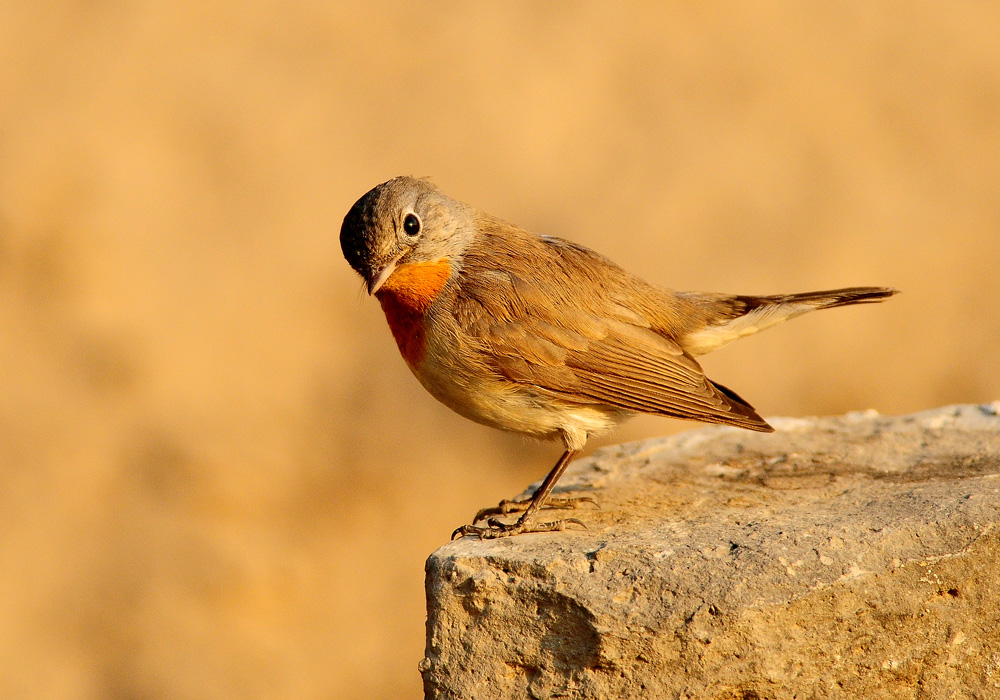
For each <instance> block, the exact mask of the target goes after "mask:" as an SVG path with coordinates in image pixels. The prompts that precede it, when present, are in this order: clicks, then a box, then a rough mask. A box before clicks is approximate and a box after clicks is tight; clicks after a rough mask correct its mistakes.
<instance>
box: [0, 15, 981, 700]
mask: <svg viewBox="0 0 1000 700" xmlns="http://www.w3.org/2000/svg"><path fill="white" fill-rule="evenodd" d="M659 5H661V3H645V4H635V5H631V6H627V7H626V6H625V5H622V4H617V5H615V6H614V9H612V7H611V4H607V3H599V4H597V3H595V4H590V3H558V4H557V3H541V2H519V3H504V4H494V3H475V2H448V3H430V2H424V3H404V2H397V3H392V2H385V3H379V4H378V6H377V7H367V8H362V7H361V5H360V4H359V5H357V6H355V5H354V4H352V3H338V2H329V1H322V2H321V1H319V0H293V1H291V2H279V1H278V0H252V1H251V2H231V1H230V0H199V1H198V2H190V1H181V2H172V3H167V2H134V1H130V0H122V1H120V2H113V3H106V2H69V1H64V2H49V1H47V0H34V1H33V2H4V3H0V694H2V695H3V697H4V698H11V699H20V698H46V699H50V700H63V699H66V700H69V699H77V698H79V699H90V698H93V699H98V698H111V699H116V700H140V699H142V700H146V699H154V698H180V699H188V698H190V699H192V700H194V699H196V698H197V699H199V700H215V699H218V700H222V699H230V698H251V699H252V698H268V699H273V698H334V697H336V698H349V699H353V698H417V697H420V694H421V689H420V688H421V686H420V679H419V674H418V671H417V663H418V661H419V660H420V658H421V656H422V653H423V643H424V642H423V637H424V627H423V620H424V594H423V561H424V559H425V558H426V556H427V555H428V554H429V553H430V552H431V551H433V550H434V549H435V548H436V547H438V546H440V545H442V544H444V543H445V542H447V540H448V536H449V534H450V533H451V531H452V530H453V529H454V528H455V527H457V526H458V525H461V524H463V523H465V522H468V520H469V518H470V517H471V516H472V515H473V513H474V512H475V511H476V510H477V509H478V508H479V507H482V506H485V505H491V504H494V503H496V502H497V501H498V500H499V499H500V498H503V497H507V496H511V495H513V494H515V493H518V492H520V491H521V490H522V489H523V488H524V487H525V486H526V485H527V484H528V483H530V482H531V481H534V480H536V479H538V478H540V477H541V476H543V475H544V473H545V472H546V471H547V470H548V469H549V468H550V467H551V465H552V464H553V463H554V461H555V459H556V457H557V456H558V454H559V451H560V448H559V446H557V445H554V444H541V443H537V444H536V443H531V442H528V441H525V440H523V439H521V438H519V437H516V436H510V435H505V434H502V433H499V432H494V431H491V430H489V429H487V428H483V427H480V426H477V425H474V424H472V423H470V422H468V421H466V420H464V419H462V418H459V417H458V416H456V415H454V414H452V413H451V412H450V411H449V410H448V409H446V408H444V407H443V406H440V405H438V404H437V403H436V402H435V401H434V400H433V399H432V398H431V397H430V396H429V395H427V394H425V393H424V391H423V390H422V389H421V388H420V386H419V385H418V384H417V382H416V380H415V379H414V378H413V377H412V376H410V374H409V372H408V370H407V369H406V366H405V365H404V363H403V362H402V360H401V359H400V358H399V356H398V353H397V350H396V348H395V345H394V343H393V341H392V338H391V336H390V333H389V331H388V329H387V327H386V325H385V321H384V319H383V318H382V314H381V310H380V308H379V306H378V304H377V303H376V302H375V301H374V300H372V299H369V298H368V297H367V296H366V295H365V294H363V292H362V286H361V281H360V279H359V278H358V277H356V276H355V275H354V273H353V272H352V271H351V270H350V268H349V267H348V266H347V264H346V263H345V262H344V260H343V258H342V257H341V253H340V247H339V242H338V234H339V230H340V224H341V221H342V219H343V216H344V214H345V213H346V212H347V210H348V208H349V207H350V206H351V204H352V203H353V202H354V201H355V200H356V199H357V198H358V197H359V196H361V195H362V194H363V193H364V192H365V191H367V190H368V189H369V188H370V187H372V186H374V185H375V184H377V183H379V182H381V181H383V180H386V179H388V178H390V177H392V176H394V175H398V174H412V175H417V176H430V177H432V179H433V180H434V181H435V182H436V183H437V184H438V185H440V186H441V187H442V188H443V189H444V190H445V191H446V192H448V193H449V194H451V195H452V196H455V197H457V198H459V199H463V200H465V201H468V202H470V203H473V204H475V205H476V206H478V207H480V208H482V209H485V210H487V211H489V212H491V213H494V214H496V215H498V216H500V217H502V218H505V219H507V220H510V221H513V222H515V223H518V224H520V225H521V226H523V227H525V228H528V229H530V230H533V231H536V232H541V233H547V234H551V235H558V236H564V237H567V238H571V239H573V240H575V241H578V242H580V243H583V244H585V245H588V246H591V247H594V248H596V249H598V250H599V251H601V252H602V253H604V254H606V255H608V256H609V257H611V258H612V259H614V260H616V261H618V262H619V263H621V264H622V265H624V266H625V267H626V268H628V269H630V270H632V271H634V272H637V273H639V274H641V275H642V276H644V277H646V278H647V279H649V280H651V281H654V282H658V283H660V284H663V285H666V286H669V287H673V288H677V289H694V290H706V291H725V292H734V293H781V292H797V291H806V290H814V289H824V288H832V287H840V286H848V285H870V284H875V285H891V286H896V287H899V288H900V289H902V290H903V292H904V293H903V294H902V295H901V296H899V297H896V298H895V299H893V300H891V301H890V302H888V303H886V304H883V305H880V306H872V307H860V308H853V309H840V310H835V311H828V312H823V313H819V314H815V315H811V316H809V317H806V318H803V319H800V320H796V321H794V322H793V323H790V324H787V325H783V326H781V327H779V328H776V329H774V330H772V331H769V332H768V333H766V334H764V335H762V336H759V337H754V338H750V339H747V340H744V341H742V342H740V343H737V344H735V345H733V346H730V347H727V348H726V349H724V350H721V351H719V352H718V353H716V354H714V355H711V356H708V357H706V358H704V362H703V364H704V365H705V367H706V369H707V370H708V372H709V373H710V375H711V376H712V377H713V378H714V379H716V380H718V381H720V382H722V383H724V384H726V385H728V386H731V387H733V388H734V389H735V390H736V391H738V392H739V393H740V394H742V395H743V396H745V397H746V398H747V399H748V400H749V401H751V402H752V403H753V404H754V405H755V406H756V407H757V408H758V409H759V410H760V412H761V413H762V414H763V415H765V416H780V415H785V416H801V415H813V414H835V413H841V412H845V411H851V410H859V409H867V408H875V409H877V410H878V411H880V412H884V413H904V412H910V411H917V410H921V409H925V408H930V407H933V406H938V405H942V404H948V403H957V402H985V401H990V400H994V399H997V398H1000V363H998V362H997V350H998V346H1000V284H998V282H997V272H998V267H1000V41H998V40H997V37H998V36H1000V5H998V4H997V3H993V2H964V1H961V0H957V1H956V2H950V3H937V2H912V3H903V4H899V3H871V2H866V1H863V0H856V1H853V2H834V3H809V4H806V3H800V2H795V1H793V0H787V1H783V2H774V3H766V4H751V3H746V4H743V3H736V4H733V3H700V2H688V3H676V4H673V5H672V6H671V7H669V8H662V7H659ZM693 427H697V426H695V425H694V424H684V423H680V422H677V421H671V420H666V419H657V418H640V419H636V420H635V421H633V422H632V423H630V424H628V425H627V426H626V427H624V428H623V429H621V430H620V431H619V432H618V433H617V434H615V435H613V436H611V437H609V438H606V439H604V440H603V441H595V443H594V445H593V446H595V447H596V446H598V445H600V444H609V443H611V442H618V441H624V440H631V439H638V438H640V437H651V436H656V435H662V434H666V433H670V432H676V431H678V430H682V429H689V428H693Z"/></svg>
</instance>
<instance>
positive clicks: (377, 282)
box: [368, 250, 406, 296]
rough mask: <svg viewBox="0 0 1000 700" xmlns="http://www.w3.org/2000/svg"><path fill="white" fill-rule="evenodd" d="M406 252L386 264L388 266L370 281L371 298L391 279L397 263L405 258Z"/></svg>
mask: <svg viewBox="0 0 1000 700" xmlns="http://www.w3.org/2000/svg"><path fill="white" fill-rule="evenodd" d="M405 252H406V251H405V250H404V251H402V252H401V253H400V254H399V255H397V256H396V257H394V258H393V259H392V260H390V261H389V262H388V263H386V266H385V267H383V268H382V269H381V270H379V273H378V274H377V275H375V276H374V277H372V278H371V279H369V280H368V295H369V296H371V295H372V294H374V293H375V292H377V291H378V290H379V289H381V287H382V285H383V284H385V281H386V280H387V279H389V275H391V274H392V271H393V270H395V269H396V263H398V262H399V259H400V258H401V257H403V253H405Z"/></svg>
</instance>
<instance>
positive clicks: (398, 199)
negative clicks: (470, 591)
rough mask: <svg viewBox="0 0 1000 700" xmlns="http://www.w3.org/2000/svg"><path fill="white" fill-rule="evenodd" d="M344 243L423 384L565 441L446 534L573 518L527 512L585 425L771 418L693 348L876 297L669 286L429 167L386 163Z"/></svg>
mask: <svg viewBox="0 0 1000 700" xmlns="http://www.w3.org/2000/svg"><path fill="white" fill-rule="evenodd" d="M340 245H341V248H342V249H343V251H344V257H345V258H347V262H349V263H350V264H351V267H352V268H354V270H355V271H357V272H358V274H360V275H361V276H362V277H363V278H364V279H365V282H366V283H367V286H368V293H369V294H374V295H375V296H376V297H377V298H378V300H379V302H380V303H381V304H382V309H383V311H384V312H385V317H386V320H387V321H388V322H389V328H390V330H391V331H392V335H393V337H394V338H395V339H396V344H397V345H398V346H399V351H400V353H401V354H402V356H403V359H404V360H405V361H406V364H407V365H408V366H409V368H410V370H411V371H412V372H413V374H414V375H416V377H417V379H418V380H420V383H421V384H423V386H424V388H425V389H427V391H429V392H430V393H431V394H432V395H433V396H434V397H435V398H437V399H438V400H439V401H441V402H442V403H443V404H444V405H446V406H448V407H449V408H451V409H453V410H454V411H456V412H458V413H459V414H461V415H463V416H465V417H466V418H469V419H471V420H474V421H476V422H477V423H482V424H484V425H489V426H493V427H494V428H502V429H503V430H510V431H513V432H516V433H522V434H524V435H531V436H533V437H537V438H544V439H550V440H556V439H561V440H562V442H563V444H564V445H565V447H566V451H565V452H564V453H563V455H562V457H561V458H560V459H559V461H558V462H557V463H556V466H555V467H554V468H553V469H552V471H551V472H550V473H549V475H548V476H547V477H546V478H545V480H544V481H543V482H542V485H541V486H540V487H539V488H538V489H537V490H536V491H535V492H534V494H533V496H532V497H531V498H530V499H528V500H525V501H504V502H502V503H501V504H500V505H499V506H498V507H496V508H487V509H485V510H482V511H480V512H479V514H477V516H476V518H475V519H474V520H473V523H476V522H478V521H480V520H481V519H482V518H484V517H486V516H495V515H501V514H508V513H514V512H521V513H522V515H521V516H520V517H519V518H518V520H517V521H516V522H514V523H513V524H507V523H504V522H502V521H501V520H499V519H497V518H495V517H490V518H489V519H488V520H487V522H486V525H485V526H476V525H475V524H472V525H464V526H462V527H460V528H458V529H457V530H456V531H455V533H454V535H453V537H455V536H463V535H476V536H479V537H481V538H494V537H505V536H509V535H516V534H519V533H525V532H548V531H552V530H562V529H564V528H566V527H567V526H568V525H571V524H575V525H578V526H583V523H582V522H581V521H580V520H578V519H576V518H569V519H565V520H556V521H554V522H539V521H538V520H537V512H538V510H539V509H541V508H542V507H543V505H545V506H547V507H560V508H569V507H576V506H577V505H579V503H580V502H581V501H587V500H590V499H549V500H548V501H547V502H546V499H547V498H548V495H549V492H550V491H551V490H552V487H553V486H554V485H555V483H556V481H557V480H558V479H559V477H560V475H562V473H563V471H564V470H565V469H566V466H567V465H568V464H569V462H570V460H572V459H573V457H574V456H576V455H577V453H579V452H580V450H581V449H583V446H584V444H585V443H586V442H587V438H588V437H590V436H591V435H597V434H600V433H603V432H606V431H608V430H610V429H611V428H613V427H614V426H615V425H617V424H618V423H620V422H622V421H623V420H625V419H627V418H629V417H631V416H632V415H634V414H636V413H653V414H657V415H662V416H671V417H674V418H687V419H690V420H698V421H704V422H707V423H723V424H725V425H733V426H737V427H740V428H747V429H749V430H758V431H762V432H771V431H772V430H773V428H771V426H770V425H768V424H767V422H766V421H765V420H764V419H763V418H761V417H760V416H759V415H758V414H757V412H756V411H755V410H754V409H753V407H751V406H750V404H748V403H747V402H746V401H744V400H743V399H742V398H740V397H739V396H738V395H737V394H736V393H735V392H733V391H731V390H730V389H727V388H726V387H724V386H722V385H721V384H717V383H715V382H713V381H711V380H710V379H708V378H707V377H706V376H705V374H704V372H703V371H702V369H701V366H700V365H699V364H698V362H697V361H696V360H695V359H694V358H695V356H697V355H703V354H705V353H707V352H709V351H710V350H714V349H716V348H718V347H721V346H723V345H725V344H727V343H729V342H732V341H733V340H736V339H737V338H742V337H743V336H747V335H751V334H753V333H756V332H757V331H761V330H764V329H765V328H770V327H771V326H773V325H775V324H777V323H780V322H781V321H784V320H786V319H789V318H792V317H794V316H799V315H801V314H804V313H806V312H808V311H812V310H813V309H829V308H832V307H835V306H847V305H849V304H860V303H865V302H876V301H881V300H883V299H885V298H887V297H889V296H892V295H893V294H895V290H893V289H887V288H884V287H853V288H850V289H837V290H832V291H826V292H807V293H805V294H789V295H777V296H733V295H727V294H706V293H701V292H674V291H671V290H669V289H665V288H663V287H658V286H656V285H652V284H649V283H648V282H645V281H644V280H641V279H639V278H638V277H636V276H634V275H632V274H629V273H628V272H626V271H625V270H623V269H622V268H620V267H619V266H618V265H616V264H615V263H613V262H611V261H610V260H608V259H607V258H605V257H603V256H601V255H599V254H597V253H595V252H594V251H592V250H589V249H587V248H584V247H583V246H580V245H576V244H575V243H570V242H569V241H565V240H562V239H559V238H553V237H551V236H537V235H535V234H533V233H529V232H527V231H524V230H522V229H520V228H518V227H517V226H514V225H513V224H509V223H507V222H505V221H502V220H500V219H497V218H495V217H493V216H490V215H489V214H485V213H483V212H481V211H478V210H476V209H474V208H473V207H471V206H469V205H467V204H463V203H462V202H459V201H457V200H454V199H451V198H450V197H448V196H447V195H445V194H444V193H443V192H441V190H439V189H438V188H437V187H435V186H434V185H433V184H431V183H430V182H428V181H426V180H418V179H415V178H411V177H397V178H394V179H392V180H389V181H388V182H384V183H382V184H381V185H379V186H377V187H375V188H374V189H372V190H370V191H369V192H368V193H367V194H365V195H364V196H363V197H362V198H361V199H359V200H358V201H357V202H356V203H355V204H354V206H353V207H351V210H350V211H349V212H348V213H347V216H346V217H345V218H344V224H343V226H342V228H341V229H340Z"/></svg>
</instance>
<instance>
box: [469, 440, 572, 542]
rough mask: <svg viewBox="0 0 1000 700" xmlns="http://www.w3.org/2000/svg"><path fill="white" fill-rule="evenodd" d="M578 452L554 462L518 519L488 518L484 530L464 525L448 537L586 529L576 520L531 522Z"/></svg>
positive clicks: (570, 452) (564, 454)
mask: <svg viewBox="0 0 1000 700" xmlns="http://www.w3.org/2000/svg"><path fill="white" fill-rule="evenodd" d="M579 453H580V451H579V450H566V451H565V452H564V453H563V456H562V457H560V458H559V461H558V462H556V466H555V467H553V468H552V471H550V472H549V475H548V476H546V477H545V480H544V481H543V482H542V485H541V486H539V487H538V490H537V491H535V493H534V494H533V495H532V497H531V501H530V502H528V504H527V507H526V508H525V509H524V513H522V514H521V517H520V518H518V519H517V521H516V522H515V523H513V524H511V525H507V524H506V523H503V522H500V521H499V520H497V519H496V518H490V519H489V520H487V521H486V522H487V527H477V526H475V525H463V526H462V527H460V528H458V529H457V530H455V532H453V533H452V535H451V538H452V539H455V538H456V537H464V536H466V535H475V536H476V537H479V538H480V539H486V540H491V539H495V538H497V537H510V536H511V535H519V534H522V533H527V532H552V531H553V530H565V529H566V528H567V527H569V526H570V525H579V526H580V527H582V528H584V529H586V527H587V526H586V525H584V524H583V522H581V521H580V520H577V519H576V518H567V519H565V520H556V521H553V522H547V523H536V522H533V520H534V518H535V513H537V512H538V510H539V509H541V508H542V506H543V504H544V503H545V500H546V499H547V498H548V496H549V493H551V492H552V487H553V486H555V485H556V482H557V481H558V480H559V477H560V476H562V473H563V472H564V471H566V467H567V466H569V463H570V462H571V461H572V460H573V458H574V457H576V455H577V454H579ZM565 500H576V499H565Z"/></svg>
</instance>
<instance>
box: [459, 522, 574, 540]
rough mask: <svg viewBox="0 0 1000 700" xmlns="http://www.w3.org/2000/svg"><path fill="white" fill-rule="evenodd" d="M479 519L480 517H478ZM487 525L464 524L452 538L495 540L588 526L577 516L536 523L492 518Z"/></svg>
mask: <svg viewBox="0 0 1000 700" xmlns="http://www.w3.org/2000/svg"><path fill="white" fill-rule="evenodd" d="M477 520H478V518H477ZM486 525H487V527H477V526H475V525H463V526H462V527H460V528H458V529H457V530H455V532H453V533H451V539H453V540H454V539H457V538H459V537H465V536H466V535H472V536H473V537H478V538H479V539H481V540H495V539H497V538H499V537H512V536H514V535H524V534H528V533H529V532H556V531H560V530H568V529H569V526H570V525H579V526H580V527H581V528H583V529H584V530H586V529H587V526H586V525H584V524H583V521H582V520H577V519H576V518H566V519H565V520H554V521H552V522H547V523H536V522H533V521H532V520H530V519H529V520H525V519H524V518H520V519H518V521H517V522H515V523H512V524H510V525H508V524H507V523H503V522H501V521H500V520H498V519H497V518H490V519H489V520H487V521H486Z"/></svg>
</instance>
